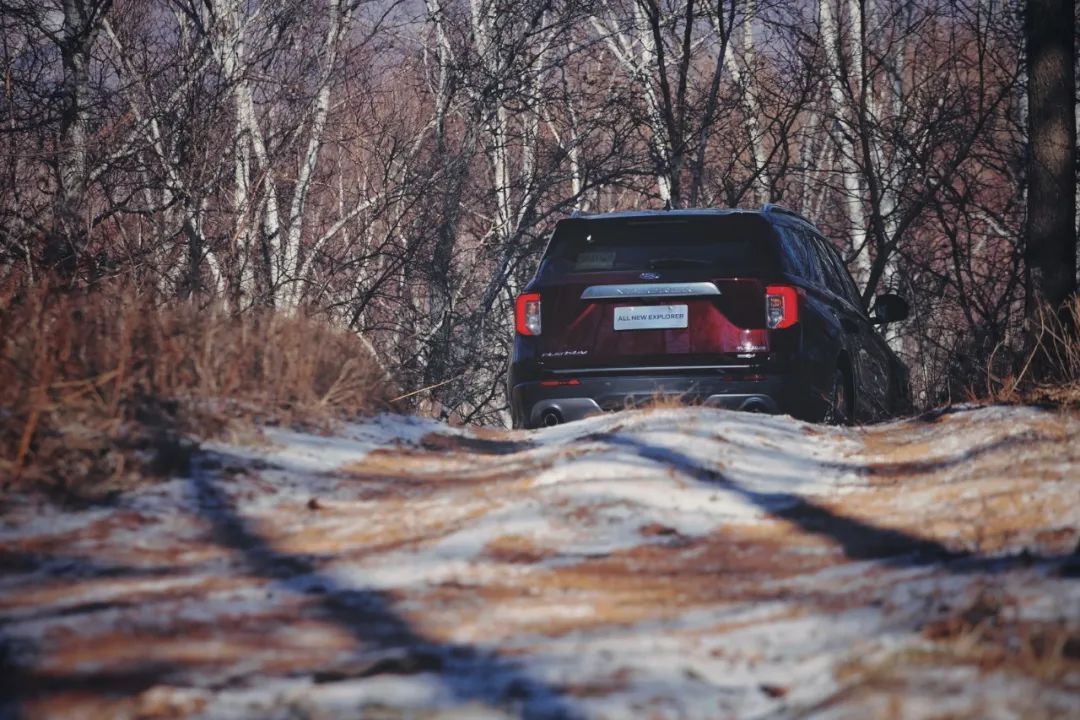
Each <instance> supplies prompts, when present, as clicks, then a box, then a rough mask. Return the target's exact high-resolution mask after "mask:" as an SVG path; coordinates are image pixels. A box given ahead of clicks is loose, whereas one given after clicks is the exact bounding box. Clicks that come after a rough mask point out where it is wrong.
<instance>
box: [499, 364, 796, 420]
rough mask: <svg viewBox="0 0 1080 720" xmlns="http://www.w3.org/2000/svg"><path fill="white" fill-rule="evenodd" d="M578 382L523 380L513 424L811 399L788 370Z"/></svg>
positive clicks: (763, 406) (788, 404)
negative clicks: (664, 406) (652, 406)
mask: <svg viewBox="0 0 1080 720" xmlns="http://www.w3.org/2000/svg"><path fill="white" fill-rule="evenodd" d="M577 383H578V384H575V385H557V386H550V385H544V384H542V383H541V382H539V381H534V382H523V383H520V384H518V385H515V386H514V387H513V388H512V389H511V391H510V405H511V412H512V414H513V416H514V424H515V425H516V426H519V427H529V428H535V427H542V426H544V425H555V424H558V423H560V422H570V421H572V420H580V419H581V418H584V417H588V416H590V415H598V414H600V413H603V412H610V411H614V410H624V409H627V408H632V407H637V406H640V405H643V404H647V403H649V402H650V401H653V400H657V399H665V400H666V399H672V400H677V401H679V402H685V403H687V404H697V405H706V406H710V407H721V408H728V409H732V410H751V411H756V412H765V413H780V412H788V413H792V414H802V413H800V412H799V410H801V409H802V408H803V407H804V406H805V404H806V403H807V402H808V400H809V398H808V397H804V396H805V395H806V392H805V389H804V388H800V387H798V386H796V385H795V384H794V383H792V382H791V381H790V379H789V378H788V377H787V376H784V375H766V376H762V377H761V379H755V380H744V379H740V380H733V379H729V378H723V377H710V376H687V375H674V376H655V375H619V376H604V377H582V378H578V379H577Z"/></svg>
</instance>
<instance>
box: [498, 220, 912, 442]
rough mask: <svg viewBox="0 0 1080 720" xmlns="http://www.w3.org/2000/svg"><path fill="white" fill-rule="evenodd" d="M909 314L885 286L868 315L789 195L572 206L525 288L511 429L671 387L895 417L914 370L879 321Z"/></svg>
mask: <svg viewBox="0 0 1080 720" xmlns="http://www.w3.org/2000/svg"><path fill="white" fill-rule="evenodd" d="M907 314H908V305H907V303H906V302H905V301H904V300H903V299H901V298H900V297H898V296H896V295H881V296H879V297H878V298H877V301H876V302H875V305H874V311H873V314H872V315H868V314H867V312H866V311H865V309H864V308H863V306H862V303H861V301H860V298H859V294H858V292H857V290H856V288H855V284H854V282H852V280H851V276H850V275H848V272H847V270H846V269H845V267H844V264H843V262H842V261H841V259H840V257H839V255H838V254H837V253H836V250H834V249H833V247H832V246H831V245H830V244H829V243H828V242H827V241H826V240H825V239H824V238H822V236H821V234H820V233H819V232H818V231H817V229H816V228H815V227H814V226H813V225H812V224H811V223H810V222H809V221H807V220H806V219H805V218H803V217H801V216H800V215H798V214H796V213H794V212H791V211H790V210H785V209H784V208H781V207H779V206H776V205H766V206H765V207H764V208H762V209H761V210H666V211H665V210H658V211H641V212H621V213H608V214H603V215H575V216H574V217H571V218H567V219H565V220H561V221H560V222H559V223H558V224H557V225H556V227H555V232H554V233H553V234H552V236H551V241H550V242H549V243H548V247H547V250H546V251H545V252H544V256H543V259H542V260H541V262H540V267H539V269H538V270H537V273H536V277H535V278H533V280H532V281H531V282H530V283H529V284H528V285H527V286H526V288H525V291H524V292H523V293H522V294H521V295H520V296H519V297H518V298H517V306H516V312H515V315H516V317H515V326H516V332H515V340H514V351H513V357H512V359H511V366H510V373H509V383H508V391H509V399H510V408H511V414H512V416H513V422H514V426H515V427H538V426H543V425H555V424H558V423H560V422H565V421H569V420H576V419H578V418H582V417H585V416H587V415H592V414H596V413H600V412H604V411H610V410H620V409H623V408H627V407H633V406H636V405H639V404H642V403H643V402H648V401H651V400H653V399H656V398H658V397H664V398H677V399H679V400H681V401H684V402H688V403H701V404H705V405H713V406H719V407H726V408H734V409H741V410H754V411H759V412H770V413H776V412H783V413H789V414H791V415H794V416H795V417H798V418H803V419H807V420H814V421H819V420H821V421H825V422H833V423H848V422H853V421H856V420H857V421H872V420H879V419H884V418H887V417H891V416H894V415H896V414H898V413H900V412H904V411H907V410H908V408H909V406H910V395H909V390H908V372H907V369H906V368H905V367H904V365H903V364H902V363H901V362H900V360H899V359H898V358H897V357H896V355H895V354H894V353H893V352H892V350H890V348H889V347H888V345H886V343H885V341H884V340H883V339H882V338H881V336H880V335H878V333H877V331H876V330H875V328H874V326H875V325H883V324H885V323H888V322H892V321H897V320H903V319H904V318H905V317H907Z"/></svg>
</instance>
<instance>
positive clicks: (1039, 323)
mask: <svg viewBox="0 0 1080 720" xmlns="http://www.w3.org/2000/svg"><path fill="white" fill-rule="evenodd" d="M1028 322H1029V324H1030V325H1031V332H1030V337H1031V342H1030V345H1031V347H1030V348H1029V350H1028V351H1027V353H1026V354H1025V356H1024V357H1023V361H1022V363H1021V364H1020V366H1019V369H1018V370H1016V372H1014V373H1010V374H1008V375H1006V376H1005V377H997V376H995V375H994V373H993V372H992V370H988V372H987V378H986V387H985V388H974V387H973V388H970V389H969V394H970V396H971V398H972V399H978V398H987V399H989V400H991V401H993V402H1000V403H1010V404H1019V403H1033V404H1038V405H1051V406H1055V407H1077V406H1080V297H1077V298H1074V299H1073V300H1072V302H1071V303H1069V304H1068V305H1066V307H1065V308H1063V309H1062V311H1061V312H1060V313H1053V312H1050V311H1049V310H1047V309H1046V308H1045V307H1043V308H1042V309H1041V311H1040V312H1038V313H1037V314H1036V315H1035V317H1033V318H1030V319H1029V320H1028ZM993 365H994V359H993V357H991V359H990V362H989V363H988V366H989V368H992V367H993Z"/></svg>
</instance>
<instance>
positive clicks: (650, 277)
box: [638, 272, 660, 280]
mask: <svg viewBox="0 0 1080 720" xmlns="http://www.w3.org/2000/svg"><path fill="white" fill-rule="evenodd" d="M638 277H639V278H641V279H642V280H659V279H660V276H659V275H657V274H656V273H651V272H643V273H641V274H640V275H638Z"/></svg>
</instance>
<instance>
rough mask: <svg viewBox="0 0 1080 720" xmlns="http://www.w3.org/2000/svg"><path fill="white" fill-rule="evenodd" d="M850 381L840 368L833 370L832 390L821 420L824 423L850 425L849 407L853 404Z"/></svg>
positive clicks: (850, 413) (850, 414)
mask: <svg viewBox="0 0 1080 720" xmlns="http://www.w3.org/2000/svg"><path fill="white" fill-rule="evenodd" d="M853 399H854V398H853V397H852V394H851V383H849V382H848V379H847V375H846V374H845V373H844V371H843V370H841V369H840V368H836V371H835V372H833V381H832V390H831V391H830V393H829V404H828V406H827V407H826V408H825V417H824V419H823V421H824V422H825V424H826V425H850V424H851V420H852V417H851V416H852V412H851V409H852V408H853V407H854V406H855V404H854V403H853V402H852V400H853Z"/></svg>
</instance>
